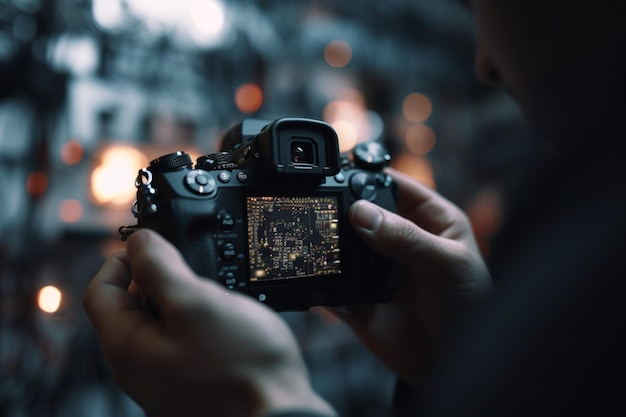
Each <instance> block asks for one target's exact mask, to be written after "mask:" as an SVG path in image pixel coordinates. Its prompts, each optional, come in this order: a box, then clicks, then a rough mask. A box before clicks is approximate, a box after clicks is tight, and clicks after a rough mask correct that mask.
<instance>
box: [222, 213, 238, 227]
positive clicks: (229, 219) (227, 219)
mask: <svg viewBox="0 0 626 417" xmlns="http://www.w3.org/2000/svg"><path fill="white" fill-rule="evenodd" d="M234 225H235V219H233V216H231V215H230V214H222V215H221V216H220V227H221V228H222V230H231V229H232V228H233V226H234Z"/></svg>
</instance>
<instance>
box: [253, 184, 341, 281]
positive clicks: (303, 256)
mask: <svg viewBox="0 0 626 417" xmlns="http://www.w3.org/2000/svg"><path fill="white" fill-rule="evenodd" d="M246 207H247V218H248V259H249V262H250V281H253V282H260V281H269V280H281V279H292V278H312V277H321V276H326V275H335V274H340V273H341V259H340V256H339V255H340V253H339V252H340V251H339V206H338V198H337V196H332V195H326V196H304V197H302V196H301V197H275V196H271V197H269V196H262V197H258V196H251V197H247V198H246Z"/></svg>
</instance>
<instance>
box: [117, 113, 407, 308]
mask: <svg viewBox="0 0 626 417" xmlns="http://www.w3.org/2000/svg"><path fill="white" fill-rule="evenodd" d="M222 149H228V150H225V151H222V152H219V153H216V154H209V155H204V156H201V157H200V158H198V159H197V161H196V163H195V164H193V163H192V161H191V158H190V157H189V155H187V154H185V153H184V152H176V153H172V154H168V155H164V156H162V157H160V158H157V159H155V160H153V161H152V162H151V163H150V166H149V167H147V168H144V169H142V170H140V171H139V174H138V176H137V179H136V181H135V185H136V187H137V201H136V202H135V204H134V205H133V213H134V215H135V217H136V218H137V220H138V224H137V226H136V227H147V228H150V229H153V230H155V231H157V232H159V233H160V234H161V235H163V236H164V237H165V238H167V239H168V240H169V241H171V242H172V243H173V244H174V245H175V246H176V247H178V249H179V250H180V251H181V253H182V255H183V257H184V258H185V260H186V261H187V262H188V263H189V265H190V266H191V268H192V269H193V270H194V271H195V272H196V273H197V274H198V275H200V276H203V277H210V278H211V279H215V280H217V281H219V282H220V283H222V284H223V285H224V286H225V287H226V288H228V289H229V290H233V291H238V292H242V293H246V294H248V295H250V296H251V297H253V298H255V299H257V300H259V301H261V302H263V303H266V304H267V305H269V306H270V307H272V308H273V309H275V310H277V311H287V310H306V309H308V308H310V307H312V306H318V305H325V306H352V305H357V304H365V303H376V302H385V301H388V300H389V299H390V298H391V294H392V292H393V289H394V286H395V285H394V280H393V278H392V277H393V275H394V274H392V268H393V266H392V263H391V262H390V261H389V260H388V259H385V258H383V257H382V256H380V255H378V254H376V253H375V252H374V251H372V250H371V249H369V247H367V246H366V245H365V244H364V242H362V240H361V239H360V238H359V237H358V236H357V235H356V233H355V232H354V231H353V229H352V227H351V226H350V224H349V223H348V218H347V213H348V209H349V207H350V205H351V204H352V203H354V202H355V201H357V200H358V199H362V198H365V199H367V200H370V201H373V202H374V203H376V204H378V205H380V206H382V207H384V208H386V209H389V210H392V211H395V200H396V186H395V183H394V182H393V181H392V179H391V177H389V176H388V175H386V174H385V173H384V172H383V171H382V169H383V168H384V166H385V165H386V164H387V163H388V161H389V155H388V154H387V152H386V151H384V149H382V147H380V145H378V144H376V143H374V142H372V143H368V144H362V145H359V146H357V147H356V148H355V149H354V150H353V158H352V159H350V158H341V157H340V153H339V146H338V139H337V135H336V133H335V131H334V130H333V129H332V127H330V126H329V125H328V124H326V123H324V122H321V121H316V120H311V119H301V118H283V119H277V120H275V121H273V122H265V121H259V120H252V119H251V120H245V121H244V122H242V123H241V124H240V125H238V126H236V127H235V128H233V129H231V130H230V131H229V132H228V133H227V134H226V135H225V136H224V138H223V146H222ZM124 230H126V231H128V228H126V229H124V228H120V232H122V233H123V234H124Z"/></svg>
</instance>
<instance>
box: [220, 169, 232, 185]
mask: <svg viewBox="0 0 626 417" xmlns="http://www.w3.org/2000/svg"><path fill="white" fill-rule="evenodd" d="M217 179H218V180H220V182H223V183H227V182H230V172H228V171H222V172H220V173H219V174H217Z"/></svg>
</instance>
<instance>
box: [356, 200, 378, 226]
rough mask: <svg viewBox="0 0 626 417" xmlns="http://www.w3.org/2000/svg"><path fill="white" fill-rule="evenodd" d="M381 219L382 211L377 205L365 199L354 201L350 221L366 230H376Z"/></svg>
mask: <svg viewBox="0 0 626 417" xmlns="http://www.w3.org/2000/svg"><path fill="white" fill-rule="evenodd" d="M382 221H383V213H382V211H380V209H379V208H378V206H376V205H375V204H373V203H370V202H368V201H365V200H360V201H357V202H356V203H354V208H353V210H352V222H353V224H354V225H355V226H359V227H362V228H364V229H367V230H376V229H378V227H379V226H380V224H381V223H382Z"/></svg>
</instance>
